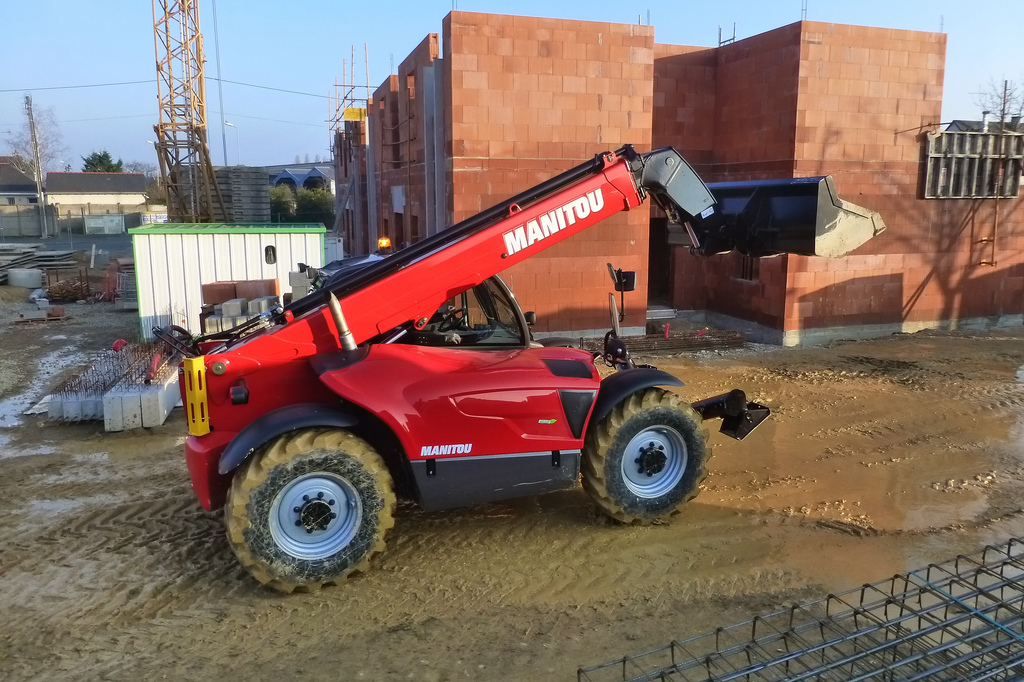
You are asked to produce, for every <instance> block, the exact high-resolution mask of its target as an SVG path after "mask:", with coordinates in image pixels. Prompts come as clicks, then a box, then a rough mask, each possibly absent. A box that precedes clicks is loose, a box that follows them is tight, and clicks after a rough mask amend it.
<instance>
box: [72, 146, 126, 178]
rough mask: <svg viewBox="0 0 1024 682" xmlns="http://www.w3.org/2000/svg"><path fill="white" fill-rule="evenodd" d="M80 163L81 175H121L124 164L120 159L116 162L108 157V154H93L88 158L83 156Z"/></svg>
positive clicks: (104, 152) (103, 152) (106, 152)
mask: <svg viewBox="0 0 1024 682" xmlns="http://www.w3.org/2000/svg"><path fill="white" fill-rule="evenodd" d="M82 161H83V162H84V163H83V164H82V172H83V173H123V172H124V163H122V162H121V159H118V160H117V161H116V162H115V161H114V159H113V158H111V156H110V152H108V151H105V150H104V151H102V152H93V153H92V154H90V155H89V156H83V157H82Z"/></svg>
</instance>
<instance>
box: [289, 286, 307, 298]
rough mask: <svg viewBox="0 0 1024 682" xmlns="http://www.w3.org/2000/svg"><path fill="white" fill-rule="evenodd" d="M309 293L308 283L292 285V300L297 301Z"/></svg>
mask: <svg viewBox="0 0 1024 682" xmlns="http://www.w3.org/2000/svg"><path fill="white" fill-rule="evenodd" d="M308 294H309V285H308V284H307V285H306V286H297V287H292V300H293V301H297V300H299V299H300V298H302V297H303V296H306V295H308Z"/></svg>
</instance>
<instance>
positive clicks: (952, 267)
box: [897, 199, 1024, 321]
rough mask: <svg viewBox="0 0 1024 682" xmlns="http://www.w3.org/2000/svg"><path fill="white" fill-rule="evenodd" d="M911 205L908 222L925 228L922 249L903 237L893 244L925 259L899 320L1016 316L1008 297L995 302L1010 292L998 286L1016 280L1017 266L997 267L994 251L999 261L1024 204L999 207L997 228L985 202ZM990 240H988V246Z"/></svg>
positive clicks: (991, 208)
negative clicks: (925, 236)
mask: <svg viewBox="0 0 1024 682" xmlns="http://www.w3.org/2000/svg"><path fill="white" fill-rule="evenodd" d="M934 201H935V202H936V203H932V202H928V201H923V200H922V201H917V202H915V204H916V206H915V207H916V208H918V211H917V214H916V215H912V216H911V218H910V219H911V220H913V221H917V222H920V223H921V224H925V225H928V226H929V232H930V234H929V235H928V236H929V239H928V240H927V244H926V246H927V250H925V249H922V248H921V246H922V244H920V243H917V244H915V243H914V242H913V241H912V240H911V239H909V238H902V239H898V240H897V242H902V245H903V248H904V249H905V253H907V254H914V253H922V251H923V252H924V253H927V254H928V258H929V262H928V263H927V270H926V271H924V272H922V273H921V274H920V279H919V280H918V277H914V278H913V280H911V281H913V282H914V289H913V290H912V291H909V292H908V296H907V298H906V299H905V301H904V302H903V319H904V320H906V319H911V318H916V319H923V318H931V319H935V320H944V321H945V320H955V319H958V318H961V317H988V316H993V315H1005V314H1018V313H1021V312H1024V311H1022V310H1021V309H1020V308H1019V307H1016V308H1013V307H1010V306H1009V302H1010V301H1009V298H1003V299H1002V303H1000V300H998V299H1000V292H1002V291H1005V290H1007V289H1008V287H1012V286H1013V285H1012V283H1011V282H1009V281H1004V280H1005V279H1006V278H1013V277H1015V276H1016V270H1017V269H1018V266H1011V267H1004V268H1003V269H1002V270H993V268H995V267H997V266H998V255H997V254H998V253H999V251H998V249H1002V250H1003V253H1004V256H1006V257H1009V255H1010V254H1008V253H1006V251H1007V250H1008V249H1007V244H1008V242H1009V241H1010V239H1011V238H1012V237H1013V236H1015V235H1011V233H1010V232H1011V231H1010V228H1011V225H1012V224H1014V223H1016V222H1017V221H1019V216H1020V214H1021V213H1022V210H1021V207H1022V206H1024V201H1021V200H1019V199H1018V200H1015V201H1014V200H1009V201H1003V202H1000V207H999V221H998V224H999V225H1001V226H1002V227H1001V228H999V227H997V226H996V225H997V223H996V219H995V213H994V202H993V201H992V200H991V199H976V200H960V201H958V200H934ZM993 240H994V241H993Z"/></svg>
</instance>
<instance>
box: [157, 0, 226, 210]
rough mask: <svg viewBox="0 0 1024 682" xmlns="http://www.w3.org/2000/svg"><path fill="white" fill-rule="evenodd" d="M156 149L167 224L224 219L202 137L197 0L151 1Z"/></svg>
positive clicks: (203, 119) (203, 114)
mask: <svg viewBox="0 0 1024 682" xmlns="http://www.w3.org/2000/svg"><path fill="white" fill-rule="evenodd" d="M153 35H154V37H155V44H156V73H157V97H158V98H159V101H160V119H159V123H158V124H157V125H155V126H153V129H154V130H155V131H156V152H157V157H158V159H159V162H160V177H161V178H162V179H163V183H164V187H165V188H166V190H167V213H168V218H169V219H170V221H171V222H184V223H203V222H215V221H217V222H222V221H225V220H229V219H230V217H229V216H228V215H227V211H226V210H225V206H224V199H223V197H222V195H221V192H220V188H219V187H218V186H217V178H216V176H215V175H214V173H213V162H212V161H211V160H210V148H209V146H208V144H207V141H206V80H205V77H204V75H203V64H204V58H203V35H202V33H201V32H200V30H199V2H198V0H153Z"/></svg>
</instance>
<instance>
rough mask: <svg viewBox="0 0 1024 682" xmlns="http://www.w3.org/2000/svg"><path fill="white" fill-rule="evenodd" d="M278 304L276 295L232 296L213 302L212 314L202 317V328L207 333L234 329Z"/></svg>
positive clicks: (278, 299)
mask: <svg viewBox="0 0 1024 682" xmlns="http://www.w3.org/2000/svg"><path fill="white" fill-rule="evenodd" d="M280 304H281V300H280V298H278V297H277V296H261V297H259V298H254V299H252V300H246V299H244V298H233V299H231V300H228V301H224V302H223V303H219V304H215V305H214V306H213V314H212V315H210V316H208V317H206V318H204V321H203V325H204V327H203V328H204V329H205V330H206V333H207V334H209V333H212V332H223V331H227V330H229V329H234V328H235V327H237V326H238V325H240V324H242V323H243V322H248V321H249V320H251V319H252V318H254V317H256V316H257V315H260V314H261V313H265V312H266V311H268V310H270V309H271V308H273V307H274V306H277V305H280Z"/></svg>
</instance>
